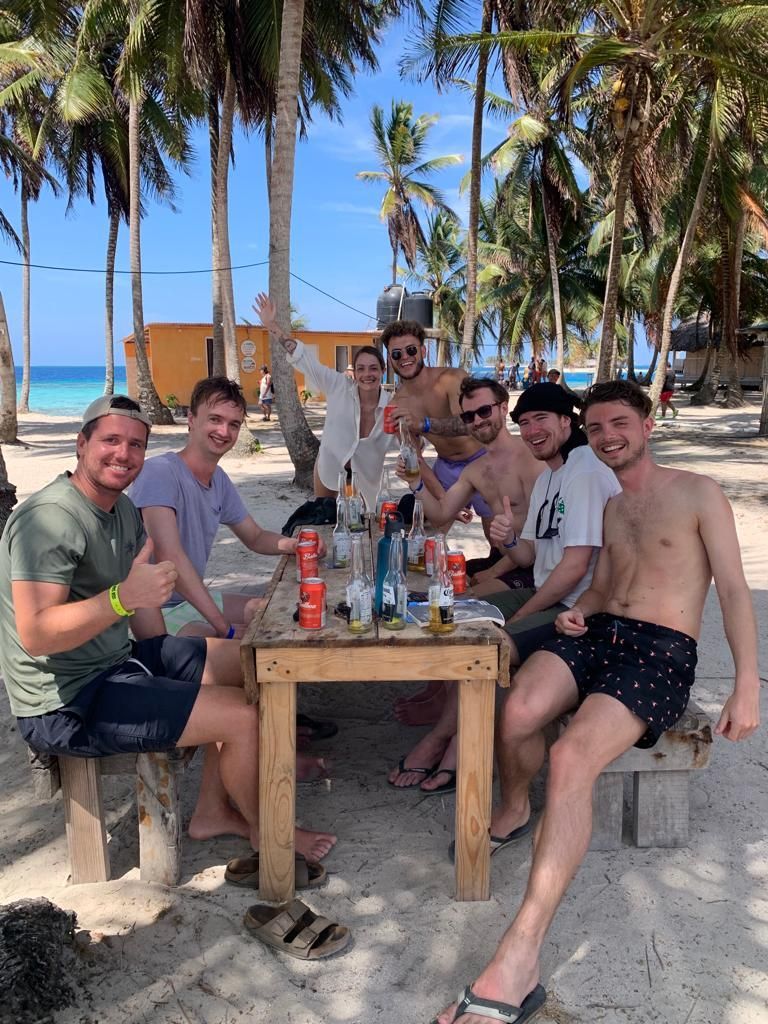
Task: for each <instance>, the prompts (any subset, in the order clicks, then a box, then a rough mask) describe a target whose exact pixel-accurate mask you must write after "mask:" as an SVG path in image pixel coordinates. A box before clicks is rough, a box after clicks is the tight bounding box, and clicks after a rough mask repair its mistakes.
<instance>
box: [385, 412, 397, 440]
mask: <svg viewBox="0 0 768 1024" xmlns="http://www.w3.org/2000/svg"><path fill="white" fill-rule="evenodd" d="M396 409H397V406H396V405H385V406H384V433H385V434H396V433H397V423H395V419H394V416H395V410H396Z"/></svg>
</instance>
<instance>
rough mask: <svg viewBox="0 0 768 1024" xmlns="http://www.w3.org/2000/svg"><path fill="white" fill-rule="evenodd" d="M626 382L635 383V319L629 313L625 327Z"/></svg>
mask: <svg viewBox="0 0 768 1024" xmlns="http://www.w3.org/2000/svg"><path fill="white" fill-rule="evenodd" d="M627 380H631V381H635V382H636V381H637V377H636V376H635V318H634V316H632V314H631V313H630V317H629V325H628V327H627Z"/></svg>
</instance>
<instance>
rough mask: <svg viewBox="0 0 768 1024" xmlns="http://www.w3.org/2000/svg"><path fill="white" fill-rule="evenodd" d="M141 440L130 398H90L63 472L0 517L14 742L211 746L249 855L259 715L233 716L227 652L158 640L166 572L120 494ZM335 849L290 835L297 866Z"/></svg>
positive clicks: (55, 746) (144, 421)
mask: <svg viewBox="0 0 768 1024" xmlns="http://www.w3.org/2000/svg"><path fill="white" fill-rule="evenodd" d="M149 431H150V421H149V419H148V417H147V416H146V414H145V413H144V412H143V411H142V409H141V407H140V406H139V405H138V404H137V403H136V402H134V401H133V400H132V399H130V398H126V397H124V396H122V395H104V396H103V397H102V398H99V399H97V400H96V401H95V402H93V403H92V404H91V405H90V406H89V407H88V409H86V411H85V414H84V416H83V420H82V424H81V428H80V432H79V434H78V435H77V467H76V468H75V470H74V472H73V473H63V474H62V475H61V476H59V477H58V478H57V479H56V480H54V481H53V482H52V483H50V484H48V486H47V487H44V488H43V489H42V490H41V491H38V492H37V493H36V494H33V495H32V496H31V497H30V498H28V499H27V500H26V501H25V502H23V503H22V504H21V505H19V506H18V508H16V509H15V510H14V512H13V514H12V515H11V517H10V518H9V520H8V523H7V525H6V528H5V531H4V533H3V536H2V539H1V540H0V668H1V669H2V674H3V680H4V682H5V686H6V689H7V690H8V696H9V698H10V703H11V711H12V713H13V714H14V715H15V716H16V719H17V722H18V729H19V732H20V734H21V736H22V737H23V739H24V740H25V741H26V742H27V743H28V744H29V746H30V747H32V749H33V750H36V751H38V752H40V753H48V754H53V755H59V754H62V755H67V754H68V755H71V756H75V757H102V756H105V755H107V754H116V753H140V752H148V751H162V750H170V749H172V748H174V747H176V746H182V747H188V746H198V745H201V744H220V770H221V779H222V781H223V784H224V787H225V789H226V791H227V793H228V794H229V797H230V798H231V799H232V800H233V801H234V802H235V803H236V805H237V807H238V809H239V811H240V812H241V814H242V815H243V817H244V818H245V819H246V821H247V823H248V831H249V837H250V839H251V843H252V845H253V846H254V849H255V848H257V847H258V772H257V771H256V765H257V764H258V710H257V708H255V707H252V706H250V705H248V704H247V703H246V699H245V693H244V692H243V688H242V676H241V670H240V666H239V660H240V658H239V650H238V647H237V645H236V644H232V643H230V642H229V641H227V640H218V639H213V638H209V639H203V638H197V637H183V638H180V637H172V636H168V635H167V634H166V632H165V626H164V622H163V617H162V614H161V611H160V609H161V608H162V606H163V605H164V604H165V602H166V601H167V600H168V598H169V597H170V595H171V593H172V592H173V589H174V585H175V583H176V579H177V575H178V574H177V572H176V567H175V566H174V564H173V562H170V561H160V562H157V563H154V564H153V563H152V555H153V546H152V541H151V540H148V539H147V537H146V534H145V532H144V528H143V526H142V522H141V516H140V514H139V511H138V509H137V508H136V507H135V505H134V504H133V503H132V502H131V501H130V499H129V498H128V497H127V496H126V495H125V494H124V493H123V492H124V491H125V489H126V488H127V487H128V485H129V484H130V483H131V482H132V481H133V480H134V479H135V478H136V476H137V475H138V473H139V471H140V470H141V467H142V466H143V464H144V454H145V451H146V447H147V440H148V437H149ZM129 623H130V627H131V631H132V633H133V635H134V637H135V638H136V639H135V641H133V640H131V637H130V635H129V631H128V626H129ZM335 841H336V839H335V836H332V835H329V834H326V833H321V832H308V831H305V830H302V829H297V830H296V848H297V850H298V851H299V852H300V853H303V854H304V855H305V856H306V858H307V859H308V860H313V861H314V860H319V859H320V858H321V857H323V856H324V855H325V854H326V853H328V851H329V850H330V849H331V847H332V846H333V844H334V843H335Z"/></svg>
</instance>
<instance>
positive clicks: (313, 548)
mask: <svg viewBox="0 0 768 1024" xmlns="http://www.w3.org/2000/svg"><path fill="white" fill-rule="evenodd" d="M317 573H318V557H317V542H316V541H313V540H302V541H299V543H298V544H297V545H296V575H297V576H298V580H299V582H301V581H302V580H307V579H310V578H312V577H316V576H317Z"/></svg>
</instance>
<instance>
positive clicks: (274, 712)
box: [259, 682, 296, 903]
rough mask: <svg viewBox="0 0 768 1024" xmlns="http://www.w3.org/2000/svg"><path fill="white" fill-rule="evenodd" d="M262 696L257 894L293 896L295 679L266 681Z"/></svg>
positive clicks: (266, 897) (278, 897) (273, 897)
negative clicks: (274, 681) (278, 681)
mask: <svg viewBox="0 0 768 1024" xmlns="http://www.w3.org/2000/svg"><path fill="white" fill-rule="evenodd" d="M260 691H261V692H260V698H259V733H260V736H259V897H260V898H261V899H263V900H270V901H273V900H274V901H276V902H280V903H282V902H285V901H287V900H291V899H293V895H294V887H295V882H296V872H295V863H294V856H295V852H294V838H295V836H294V829H295V827H296V683H293V682H285V683H283V682H280V683H265V684H262V685H261V687H260Z"/></svg>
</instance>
